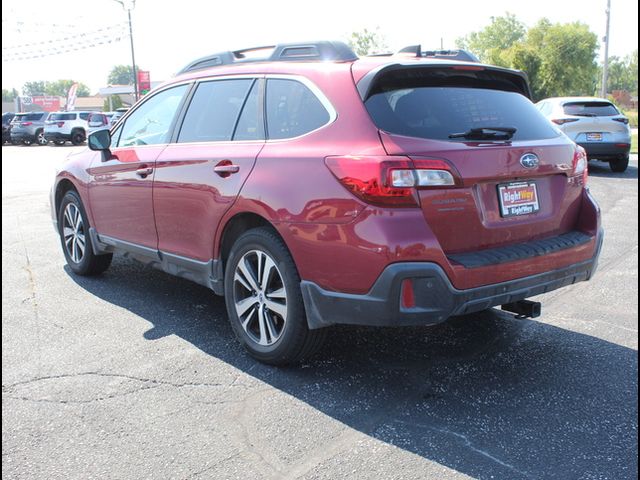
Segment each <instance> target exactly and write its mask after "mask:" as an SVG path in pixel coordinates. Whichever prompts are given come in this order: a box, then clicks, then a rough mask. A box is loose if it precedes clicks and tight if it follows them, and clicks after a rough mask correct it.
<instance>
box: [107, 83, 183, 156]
mask: <svg viewBox="0 0 640 480" xmlns="http://www.w3.org/2000/svg"><path fill="white" fill-rule="evenodd" d="M187 88H188V86H187V85H180V86H178V87H173V88H169V89H167V90H163V91H162V92H160V93H158V94H156V95H154V96H153V97H151V98H149V99H148V100H146V101H145V102H144V103H143V104H142V105H140V106H139V107H138V108H137V109H136V110H135V111H134V112H132V113H131V115H129V117H128V118H127V121H126V122H125V124H124V127H123V128H122V132H121V134H120V138H119V139H118V142H117V144H115V146H118V147H133V146H139V145H157V144H161V143H167V141H168V136H169V133H170V132H169V130H170V129H171V124H172V123H173V119H174V117H175V115H176V112H177V110H178V107H179V106H180V102H181V101H182V98H183V97H184V94H185V92H186V91H187Z"/></svg>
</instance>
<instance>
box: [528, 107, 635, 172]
mask: <svg viewBox="0 0 640 480" xmlns="http://www.w3.org/2000/svg"><path fill="white" fill-rule="evenodd" d="M536 106H537V107H538V110H540V112H542V114H543V115H545V116H546V117H547V118H548V119H549V120H551V121H552V122H553V123H555V124H556V125H558V127H559V128H560V130H562V131H563V132H564V134H565V135H567V136H568V137H569V138H570V139H571V140H573V141H574V142H576V143H577V144H578V145H580V146H581V147H583V148H584V149H585V150H586V151H587V155H588V157H589V160H593V159H597V160H602V161H605V162H609V166H610V167H611V170H613V171H614V172H624V171H625V170H626V169H627V166H628V165H629V151H630V150H631V130H630V129H629V119H628V118H627V117H625V116H624V115H623V114H622V113H620V110H618V109H617V108H616V106H615V105H614V104H613V103H611V102H610V101H609V100H605V99H604V98H593V97H564V98H547V99H546V100H542V101H540V102H538V103H537V104H536Z"/></svg>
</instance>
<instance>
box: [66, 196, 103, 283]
mask: <svg viewBox="0 0 640 480" xmlns="http://www.w3.org/2000/svg"><path fill="white" fill-rule="evenodd" d="M89 227H90V225H89V219H88V218H87V214H86V212H85V210H84V206H83V205H82V201H81V200H80V196H79V195H78V194H77V193H76V192H75V191H73V190H70V191H68V192H67V193H66V194H65V196H64V197H63V199H62V202H60V208H59V209H58V231H59V234H60V243H61V244H62V251H63V252H64V256H65V258H66V260H67V265H69V268H70V269H71V270H72V271H73V273H76V274H78V275H98V274H100V273H102V272H104V271H105V270H106V269H107V268H109V265H111V259H112V258H113V254H111V253H107V254H104V255H96V254H95V253H93V248H91V240H90V237H89Z"/></svg>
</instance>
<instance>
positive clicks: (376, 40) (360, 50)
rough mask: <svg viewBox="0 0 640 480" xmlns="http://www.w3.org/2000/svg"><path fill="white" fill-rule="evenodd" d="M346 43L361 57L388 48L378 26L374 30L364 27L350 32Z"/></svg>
mask: <svg viewBox="0 0 640 480" xmlns="http://www.w3.org/2000/svg"><path fill="white" fill-rule="evenodd" d="M347 43H348V44H349V46H350V47H351V49H352V50H353V51H354V52H355V53H356V54H357V55H359V56H361V57H362V56H365V55H371V54H373V53H382V52H385V51H386V50H387V48H388V47H387V44H386V40H385V38H384V36H383V35H382V34H381V33H380V29H379V28H378V27H376V29H375V30H369V29H366V28H365V29H364V30H361V31H358V32H352V33H351V36H350V37H349V40H348V42H347Z"/></svg>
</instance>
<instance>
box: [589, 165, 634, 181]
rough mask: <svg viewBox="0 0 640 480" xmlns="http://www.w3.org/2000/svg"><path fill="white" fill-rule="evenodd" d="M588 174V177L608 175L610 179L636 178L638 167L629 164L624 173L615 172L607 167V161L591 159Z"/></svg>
mask: <svg viewBox="0 0 640 480" xmlns="http://www.w3.org/2000/svg"><path fill="white" fill-rule="evenodd" d="M589 176H590V177H603V178H604V177H610V178H612V179H618V178H625V179H627V178H628V179H635V180H637V179H638V167H636V166H634V165H629V167H628V168H627V170H626V171H625V172H624V173H615V172H612V171H611V168H609V164H608V163H607V162H599V161H592V162H589Z"/></svg>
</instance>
